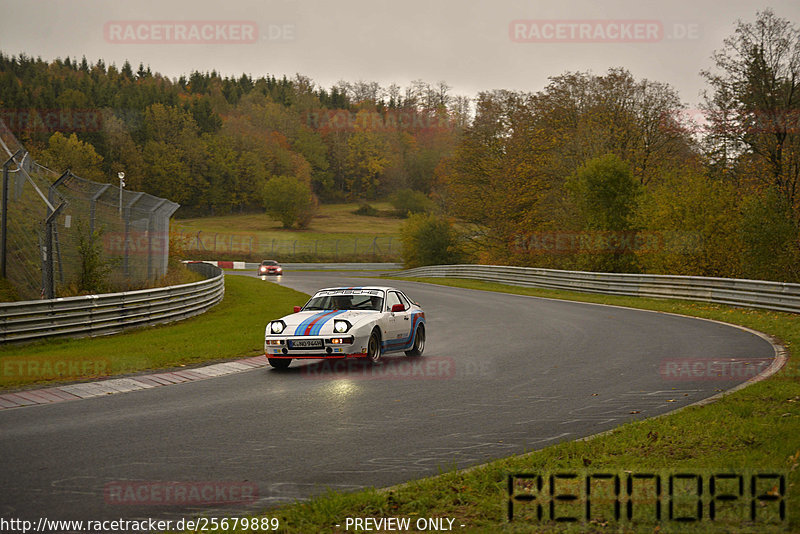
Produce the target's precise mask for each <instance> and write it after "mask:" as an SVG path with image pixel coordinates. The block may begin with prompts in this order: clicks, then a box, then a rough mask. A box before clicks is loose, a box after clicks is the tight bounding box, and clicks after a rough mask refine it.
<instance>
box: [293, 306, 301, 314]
mask: <svg viewBox="0 0 800 534" xmlns="http://www.w3.org/2000/svg"><path fill="white" fill-rule="evenodd" d="M302 309H303V308H302V307H301V306H295V307H294V312H295V313H298V312H299V311H300V310H302Z"/></svg>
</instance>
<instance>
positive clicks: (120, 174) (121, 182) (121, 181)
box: [117, 171, 125, 217]
mask: <svg viewBox="0 0 800 534" xmlns="http://www.w3.org/2000/svg"><path fill="white" fill-rule="evenodd" d="M117 177H118V178H119V216H120V217H122V188H123V187H125V173H124V172H122V171H119V172H118V173H117Z"/></svg>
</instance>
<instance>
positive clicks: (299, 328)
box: [294, 311, 331, 336]
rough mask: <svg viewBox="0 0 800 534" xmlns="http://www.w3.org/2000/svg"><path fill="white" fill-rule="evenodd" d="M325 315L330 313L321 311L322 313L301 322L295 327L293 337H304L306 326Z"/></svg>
mask: <svg viewBox="0 0 800 534" xmlns="http://www.w3.org/2000/svg"><path fill="white" fill-rule="evenodd" d="M326 313H331V312H330V311H323V312H319V313H315V314H314V315H312V316H310V317H308V318H307V319H306V320H305V321H303V322H302V323H300V324H299V325H297V328H296V329H295V331H294V335H296V336H302V335H305V334H304V332H305V331H306V328H308V325H310V324H311V323H312V322H314V321H315V320H317V319H319V318H320V317H322V316H323V315H325V314H326Z"/></svg>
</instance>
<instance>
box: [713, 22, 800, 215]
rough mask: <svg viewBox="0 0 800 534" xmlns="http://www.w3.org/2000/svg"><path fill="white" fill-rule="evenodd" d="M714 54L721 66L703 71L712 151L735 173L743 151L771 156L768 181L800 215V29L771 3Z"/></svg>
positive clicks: (762, 178)
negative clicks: (781, 14)
mask: <svg viewBox="0 0 800 534" xmlns="http://www.w3.org/2000/svg"><path fill="white" fill-rule="evenodd" d="M713 60H714V66H715V70H713V71H712V70H706V71H703V72H702V74H703V76H704V77H705V78H706V80H707V81H708V83H709V85H710V86H711V88H710V89H711V90H710V92H709V93H707V94H706V103H705V106H706V110H707V113H708V116H707V118H708V121H709V123H710V126H709V135H708V141H709V145H710V146H709V152H710V153H711V155H712V156H713V157H714V159H715V160H716V161H717V163H718V164H719V165H721V167H722V169H727V170H728V171H729V172H732V173H734V174H735V173H736V172H737V170H738V171H740V170H741V169H737V166H738V163H739V161H740V159H741V156H742V155H745V154H750V155H752V156H753V157H754V158H755V159H758V160H760V161H761V162H763V165H764V168H765V169H766V171H767V172H766V173H764V175H763V176H759V177H756V178H757V179H758V180H759V181H760V182H761V186H762V187H773V188H775V189H776V190H777V191H778V192H780V194H781V195H783V197H784V198H785V199H786V203H787V204H788V205H789V206H790V207H791V208H792V209H793V210H794V217H795V220H796V221H800V203H799V202H798V201H799V200H800V191H798V177H800V131H798V128H797V120H798V117H799V116H800V28H798V27H797V26H796V25H794V24H792V23H790V22H789V21H788V20H786V19H782V18H780V17H778V16H776V15H775V14H774V13H773V12H772V10H770V9H766V10H764V11H762V12H759V13H758V14H757V16H756V20H755V22H742V21H739V22H738V23H737V25H736V29H735V31H734V34H733V35H731V36H730V37H728V38H726V39H725V41H724V45H723V47H722V48H721V49H720V50H717V51H716V52H715V53H714V55H713Z"/></svg>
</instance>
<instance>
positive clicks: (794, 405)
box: [266, 278, 800, 533]
mask: <svg viewBox="0 0 800 534" xmlns="http://www.w3.org/2000/svg"><path fill="white" fill-rule="evenodd" d="M403 280H408V279H407V278H404V279H403ZM419 281H425V282H431V283H437V284H444V285H450V286H458V287H466V288H472V289H481V290H488V291H503V292H509V293H515V294H524V295H533V296H544V297H550V298H562V299H568V300H579V301H585V302H598V303H604V304H614V305H620V306H629V307H634V308H642V309H651V310H657V311H664V312H672V313H680V314H684V315H692V316H697V317H706V318H710V319H716V320H721V321H726V322H730V323H734V324H740V325H744V326H748V327H750V328H754V329H756V330H759V331H762V332H766V333H769V334H772V335H774V336H776V337H777V338H779V339H780V340H782V341H783V342H784V343H785V345H786V346H787V347H788V348H789V349H790V351H791V350H792V349H794V348H796V347H797V346H800V320H799V319H798V317H797V316H795V315H791V314H785V313H777V312H768V311H754V310H744V309H737V308H731V307H727V306H718V305H712V304H700V303H694V302H685V301H670V300H656V299H640V298H633V297H616V296H606V295H591V294H582V293H571V292H562V291H550V290H538V289H531V288H518V287H512V286H504V285H501V284H491V283H484V282H477V281H470V280H443V279H438V278H435V279H420V280H419ZM795 350H796V349H795ZM799 465H800V366H798V358H797V356H796V354H793V355H792V356H791V357H790V359H789V362H788V363H787V365H786V366H785V367H784V369H783V370H782V371H781V372H780V373H778V374H777V375H775V376H773V377H772V378H769V379H767V380H765V381H762V382H759V383H756V384H753V385H751V386H749V387H747V388H745V389H743V390H740V391H738V392H735V393H732V394H730V395H726V396H724V397H723V398H722V399H720V400H718V401H717V402H715V403H712V404H708V405H704V406H692V407H688V408H686V409H684V410H681V411H679V412H676V413H674V414H671V415H668V416H664V417H659V418H655V419H648V420H643V421H639V422H633V423H628V424H625V425H622V426H621V427H619V428H617V429H615V430H613V431H611V432H609V433H606V434H604V435H601V436H598V437H595V438H593V439H589V440H585V441H577V442H565V443H561V444H558V445H555V446H552V447H547V448H545V449H542V450H540V451H536V452H531V453H528V454H523V455H519V456H513V457H510V458H505V459H499V460H497V461H494V462H491V463H489V464H486V465H483V466H480V467H476V468H473V469H469V470H466V471H450V472H446V469H447V466H442V469H443V474H441V475H440V476H438V477H434V478H428V479H422V480H418V481H413V482H411V483H409V484H406V485H403V486H399V487H396V488H390V489H389V490H366V491H361V492H356V493H350V494H338V493H333V492H330V493H328V494H327V495H324V496H322V497H318V498H315V499H312V500H310V501H307V502H302V503H297V504H294V505H290V506H284V507H281V508H277V509H273V510H269V511H268V512H266V516H267V517H277V518H279V520H280V524H281V526H282V531H285V532H298V533H299V532H345V529H344V528H343V527H344V525H345V520H346V518H348V517H350V518H355V517H373V518H381V517H404V518H410V520H411V521H412V524H414V521H416V520H417V519H418V518H427V517H440V518H450V519H454V520H455V521H454V523H453V524H454V525H456V528H455V530H456V531H458V532H470V533H471V532H514V533H517V532H587V531H588V532H650V533H652V532H676V533H682V532H741V533H744V532H787V531H791V532H798V531H800V506H797V499H798V487H799V485H800V469H799V468H798V466H799ZM768 471H775V472H777V473H781V474H784V475H785V476H786V482H787V485H786V487H785V490H786V495H788V497H786V499H785V501H784V504H786V505H787V506H786V508H785V511H786V517H785V519H783V520H782V519H781V518H780V515H779V509H778V506H779V504H777V502H778V501H775V502H774V503H769V502H767V501H758V502H756V504H755V506H754V508H753V509H754V510H755V511H756V521H755V522H753V521H751V520H750V519H749V514H750V511H751V509H750V501H749V500H747V499H745V498H744V497H742V498H741V499H737V500H735V501H727V502H722V501H716V502H715V504H716V514H717V515H716V517H715V519H714V520H713V521H712V520H710V519H709V509H710V501H711V498H710V496H709V493H708V491H709V490H708V483H709V478H708V477H709V475H711V474H719V473H724V474H741V475H742V476H743V479H742V480H743V481H747V482H749V481H750V480H751V479H750V478H749V477H750V476H751V475H753V474H754V473H758V472H768ZM554 472H557V473H564V472H567V473H576V474H579V476H585V475H586V474H587V473H614V474H619V475H620V477H621V478H622V480H623V481H624V480H625V478H624V477H625V476H626V474H628V473H640V474H641V473H657V474H661V475H662V476H664V479H663V480H664V487H663V489H662V494H661V499H660V500H661V502H662V511H663V515H662V519H663V520H662V521H660V522H655V521H654V520H652V517H654V510H655V504H653V502H654V501H655V500H657V499H655V497H654V492H651V494H649V495H648V494H645V493H642V494H641V496H640V499H639V500H635V499H634V500H632V501H631V502H634V503H635V506H636V508H635V509H634V512H633V518H634V521H628V520H627V519H626V515H625V514H626V508H625V506H624V505H623V506H622V512H621V517H622V519H621V520H619V521H617V520H614V518H613V517H614V516H613V507H612V506H611V504H608V502H606V504H603V501H602V499H601V498H599V497H597V496H596V497H595V501H594V502H595V508H594V509H595V514H596V515H593V516H592V517H593V518H594V519H593V520H590V521H588V522H586V521H583V522H578V523H572V524H570V523H554V522H547V521H539V519H538V516H537V513H536V502H529V503H525V502H516V503H515V511H514V520H513V521H511V522H509V521H508V520H507V513H508V501H509V499H508V495H509V485H508V476H509V474H515V473H540V474H541V473H554ZM680 473H683V474H687V473H689V474H698V475H701V476H703V477H704V480H705V482H704V491H705V493H704V495H703V496H702V497H701V501H700V502H701V509H702V510H703V512H704V518H705V519H704V520H702V521H699V522H696V523H686V522H680V521H676V520H669V515H668V505H667V503H668V489H667V488H668V487H667V480H668V477H669V475H670V474H680ZM735 482H736V480H735V479H734V483H735ZM764 483H766V487H762V486H763V484H764ZM760 484H761V486H757V493H758V492H761V494H768V495H772V496H775V497H776V498H777V496H778V495H779V494H780V489H779V488H778V484H774V485H773V480H772V479H766V482H761V483H760ZM623 487H624V486H623ZM653 487H654V486H653ZM676 487H677V486H676ZM719 487H721V486H719ZM719 487H718V491H719ZM743 488H744V490H743V491H744V493H745V494H747V491H749V487H748V484H747V483H743ZM573 489H574V487H573ZM684 489H685V488H684ZM512 490H513V492H514V494H515V495H520V494H525V493H528V494H531V495H538V496H539V498H541V497H542V496H541V494H536V493H535V491H532V490H531V487H530V484H528V485H523V486H519V485H518V484H515V485H514V486H513V488H512ZM534 490H535V487H534ZM572 491H573V490H572V489H570V490H568V491H567V492H569V493H572ZM578 491H579V490H578ZM622 491H623V492H624V491H625V490H624V489H623V490H622ZM636 491H639V490H636ZM727 491H729V492H731V491H733V490H731V488H730V487H728V488H727ZM611 495H612V497H613V492H612V493H611ZM674 495H675V498H676V501H675V502H676V503H677V504H676V507H675V511H674V512H675V517H678V516H681V515H683V516H693V515H694V514H695V513H696V503H697V499H696V498H694V497H692V496H691V492H685V493H683V494H682V492H681V491H679V490H678V489H676V491H675V494H674ZM545 498H546V496H545ZM623 500H624V499H623ZM598 501H599V503H600V504H599V505H598ZM612 501H613V499H612ZM575 503H577V504H575ZM575 503H573V504H570V503H566V504H565V502H560V503H558V506H560V507H561V508H558V510H562V513H561V515H578V516H581V515H583V511H584V508H583V505H584V501H582V500H579V501H575ZM576 506H577V508H576ZM648 506H649V508H648ZM570 507H571V508H570ZM636 510H638V511H636ZM642 511H644V512H642ZM547 514H548V509H547V507H545V509H544V517H545V518H546V517H548V515H547ZM336 525H341V526H340V527H337V526H336ZM460 525H465V526H464V527H463V528H461V527H460ZM350 531H353V530H350Z"/></svg>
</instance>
